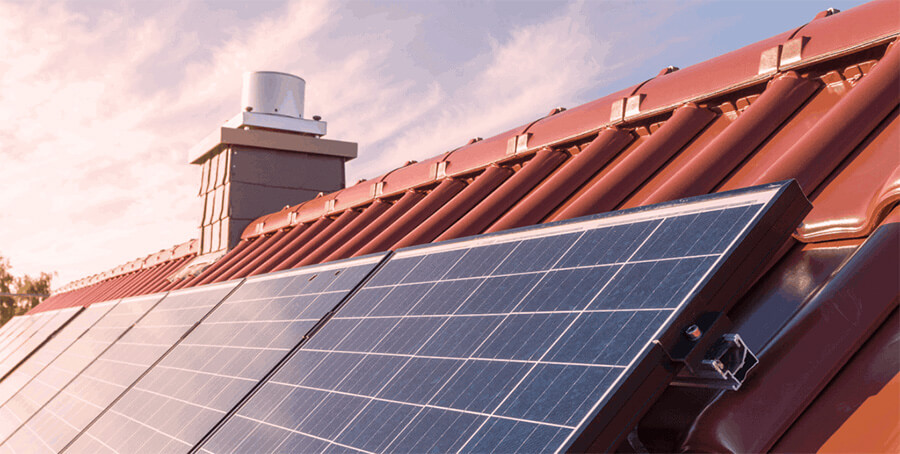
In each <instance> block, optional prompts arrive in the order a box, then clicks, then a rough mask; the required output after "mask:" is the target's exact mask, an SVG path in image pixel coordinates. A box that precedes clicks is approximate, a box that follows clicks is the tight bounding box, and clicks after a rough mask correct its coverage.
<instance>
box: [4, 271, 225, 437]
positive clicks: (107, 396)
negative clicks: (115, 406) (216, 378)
mask: <svg viewBox="0 0 900 454" xmlns="http://www.w3.org/2000/svg"><path fill="white" fill-rule="evenodd" d="M237 284H238V282H226V283H222V284H215V285H209V286H204V287H198V288H192V289H188V290H180V291H177V292H171V293H169V294H167V295H166V296H165V297H164V298H163V299H162V301H160V302H159V303H158V304H156V305H155V306H154V307H153V308H152V309H150V311H149V312H147V314H146V315H145V316H144V317H142V318H141V319H140V320H139V321H138V322H137V323H135V325H134V326H133V327H132V328H131V329H130V330H128V332H126V333H125V334H124V335H123V336H122V337H121V338H119V339H118V340H116V341H115V343H113V344H112V345H111V346H110V347H109V348H108V349H106V350H105V351H104V352H103V353H102V354H100V356H98V357H97V358H96V360H94V361H93V362H92V363H91V364H90V365H89V366H88V367H87V368H85V369H84V370H83V371H81V373H79V374H78V376H77V377H75V378H74V379H73V380H72V381H71V382H69V383H68V384H67V385H66V386H65V387H63V388H62V389H61V390H60V391H59V393H58V394H57V395H56V396H54V397H53V399H51V400H50V401H49V402H47V404H46V405H44V407H43V408H41V409H40V411H38V412H37V413H36V414H35V415H34V417H32V418H31V419H30V420H29V421H27V422H26V423H25V424H24V425H23V426H22V427H21V428H20V429H19V430H18V431H17V432H16V433H15V434H14V435H13V436H12V437H10V438H9V440H7V441H6V445H8V446H9V447H10V448H12V449H13V450H14V451H21V450H29V451H36V452H59V451H60V450H62V449H63V448H64V447H65V446H66V445H67V444H68V443H69V442H70V441H72V439H74V438H75V437H76V436H77V435H78V434H79V433H80V432H81V431H82V430H83V429H84V428H85V427H87V426H88V424H90V423H91V421H93V420H94V418H96V417H97V416H98V415H99V414H100V413H101V412H102V411H103V410H104V409H105V408H106V407H108V406H109V405H110V404H111V403H113V401H115V400H116V398H118V397H119V396H120V395H121V394H122V393H123V392H124V391H125V390H127V389H128V387H129V386H131V384H132V383H134V382H135V380H137V379H138V378H139V377H140V376H141V375H142V374H143V373H144V372H146V371H147V369H149V368H150V366H152V365H153V363H154V362H156V361H157V360H158V359H159V358H160V357H162V356H163V355H164V354H165V353H166V351H168V350H169V349H170V348H171V347H172V346H173V345H174V344H175V343H176V342H178V340H179V339H181V337H182V336H184V335H185V333H187V332H188V331H189V330H190V329H191V328H192V327H193V326H194V325H195V324H196V323H197V322H198V321H200V319H201V318H203V317H204V316H205V315H206V314H208V313H209V312H210V311H211V310H212V309H213V308H214V307H215V306H216V305H217V304H219V303H220V302H221V301H222V300H223V299H224V298H225V296H227V295H228V294H229V293H230V292H231V291H232V290H233V289H234V288H235V286H237ZM122 304H124V303H122ZM122 304H120V306H121V305H122Z"/></svg>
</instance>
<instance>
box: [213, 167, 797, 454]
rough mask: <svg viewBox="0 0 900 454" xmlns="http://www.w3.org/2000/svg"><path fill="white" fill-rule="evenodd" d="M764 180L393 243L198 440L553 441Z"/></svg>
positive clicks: (398, 447) (610, 384)
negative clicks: (561, 219) (477, 233)
mask: <svg viewBox="0 0 900 454" xmlns="http://www.w3.org/2000/svg"><path fill="white" fill-rule="evenodd" d="M779 188H781V186H774V185H773V186H768V187H765V188H763V189H758V190H755V191H742V192H740V193H738V194H733V195H717V196H712V197H705V198H699V199H697V200H696V201H692V202H688V201H682V202H678V203H673V204H666V205H662V206H657V207H650V208H648V209H641V210H630V211H627V212H618V213H610V214H608V215H603V216H599V217H592V218H586V219H585V220H576V221H574V222H565V223H560V224H554V225H550V226H539V227H534V228H528V229H520V230H516V231H513V232H509V233H501V234H494V235H488V236H483V237H477V238H475V239H470V240H463V241H455V242H450V243H445V244H437V245H430V246H426V247H416V248H411V249H406V250H401V251H398V252H397V253H395V254H394V255H393V256H392V257H391V258H390V260H389V261H388V262H387V263H386V264H385V265H384V266H383V267H381V268H380V269H379V270H378V271H377V272H376V273H375V275H374V276H373V277H372V278H371V279H370V280H369V281H368V282H367V283H366V284H365V285H364V286H363V287H362V288H361V289H360V290H359V291H358V292H356V293H355V294H354V295H353V296H351V298H350V299H349V300H348V301H347V302H346V303H345V304H344V305H343V306H342V307H341V309H340V310H339V311H338V312H337V313H336V314H335V316H334V317H333V318H331V319H330V320H329V321H328V322H327V323H325V325H324V326H323V327H322V328H321V329H320V330H319V331H317V332H316V333H315V335H313V337H312V338H311V339H310V340H309V341H308V342H307V343H305V344H304V345H303V346H302V347H301V348H300V349H298V350H297V351H296V353H295V354H294V355H292V356H291V358H289V359H288V360H287V362H285V363H284V365H283V367H280V368H279V370H278V371H277V372H276V373H275V374H274V375H272V376H271V378H270V379H269V380H268V381H266V382H265V383H264V384H263V385H262V387H260V388H259V389H258V391H257V392H255V393H254V394H253V396H252V397H251V398H250V399H249V400H247V401H246V403H245V404H244V405H243V406H242V407H241V408H240V409H239V410H238V411H237V412H236V413H235V414H234V415H233V416H232V417H231V418H229V419H228V420H227V421H226V422H225V423H224V425H223V426H222V427H221V428H220V429H219V430H217V431H216V432H215V433H214V434H213V436H212V437H210V438H209V439H208V440H207V441H206V442H205V443H204V444H203V446H202V447H201V450H202V451H203V452H213V453H224V452H273V451H285V452H287V451H297V452H318V451H323V450H334V449H337V450H341V451H354V452H448V451H475V452H482V451H485V452H487V451H490V452H543V451H558V450H563V449H565V448H566V446H568V445H569V444H570V443H571V442H572V440H573V437H575V436H576V435H577V434H578V433H579V432H580V431H581V430H582V429H583V428H584V427H585V425H586V424H587V423H588V422H589V421H590V420H591V419H592V417H593V416H594V415H596V414H597V412H598V411H599V409H600V408H602V406H603V405H604V404H605V403H606V402H608V400H609V397H610V396H611V395H612V393H613V392H614V391H615V389H616V387H617V386H618V384H619V383H620V382H621V381H622V379H623V377H627V376H628V374H629V373H630V372H631V371H632V370H633V368H634V366H635V365H636V364H637V363H638V362H639V361H640V359H641V358H642V357H644V355H646V354H647V351H648V350H649V349H650V345H651V341H652V340H654V339H656V338H657V337H658V336H659V335H660V333H662V332H664V331H665V330H667V329H669V328H670V326H669V321H670V320H671V319H672V318H673V317H674V316H675V315H677V314H678V313H679V312H680V311H682V310H683V309H684V308H685V306H686V305H687V304H689V303H690V302H691V300H692V299H693V298H694V297H695V296H696V295H697V294H698V292H699V291H700V290H701V289H702V288H703V285H704V283H706V282H708V277H709V276H710V275H711V274H712V273H713V272H715V271H716V270H718V269H720V268H721V267H722V265H723V263H724V262H725V261H726V260H727V259H728V258H729V257H730V255H731V253H732V251H734V250H735V247H736V245H737V244H739V243H740V241H741V239H742V238H744V237H745V236H746V235H747V234H748V232H749V231H750V229H753V228H754V227H758V221H759V220H760V218H761V216H762V214H763V213H764V212H765V210H764V209H765V208H766V207H770V206H771V203H772V200H773V198H774V197H775V196H776V195H777V194H778V193H779ZM762 228H764V229H766V230H768V228H769V227H768V226H763V227H762ZM786 235H787V233H785V238H786Z"/></svg>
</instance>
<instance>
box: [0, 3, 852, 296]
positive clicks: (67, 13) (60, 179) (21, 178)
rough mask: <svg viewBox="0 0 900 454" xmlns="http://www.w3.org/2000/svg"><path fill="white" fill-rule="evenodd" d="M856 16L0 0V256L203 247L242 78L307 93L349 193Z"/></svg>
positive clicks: (695, 7) (33, 262)
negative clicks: (271, 76) (211, 187)
mask: <svg viewBox="0 0 900 454" xmlns="http://www.w3.org/2000/svg"><path fill="white" fill-rule="evenodd" d="M861 3H863V2H860V1H818V0H815V1H814V0H809V1H703V0H694V1H680V2H673V1H662V0H656V1H649V2H642V1H622V0H619V1H581V2H557V1H554V2H542V1H525V2H514V1H502V2H492V3H485V2H476V1H407V2H353V1H351V2H340V1H335V2H325V1H321V2H320V1H306V2H291V1H255V2H244V1H207V2H199V1H196V2H191V1H188V2H164V1H138V2H134V1H131V2H126V1H99V0H92V1H69V2H42V1H28V2H21V1H12V2H10V1H7V0H0V181H2V186H0V256H2V257H5V258H8V259H9V260H10V262H11V264H12V267H13V269H12V271H13V273H14V274H32V275H34V274H38V273H40V272H42V271H46V272H55V273H57V276H56V277H55V278H54V287H55V288H58V287H60V286H62V285H64V284H66V283H68V282H70V281H73V280H75V279H79V278H81V277H86V276H89V275H91V274H94V273H99V272H103V271H106V270H108V269H110V268H113V267H115V266H117V265H120V264H123V263H125V262H128V261H130V260H133V259H135V258H139V257H144V256H146V255H148V254H150V253H154V252H156V251H158V250H160V249H166V248H170V247H172V246H173V245H175V244H179V243H182V242H184V241H187V240H188V239H191V238H196V236H197V231H198V227H197V226H198V225H199V220H200V214H201V204H200V200H199V199H198V198H197V192H198V190H199V180H200V170H199V167H197V166H192V165H189V164H188V150H189V149H190V148H191V146H193V145H195V144H196V143H198V142H199V141H200V140H201V139H203V138H204V137H205V136H206V135H207V134H209V133H210V132H212V131H213V130H214V129H215V128H216V127H218V126H220V125H221V124H222V123H223V122H224V121H226V120H228V119H229V118H230V117H232V116H234V115H235V114H236V113H238V111H239V109H240V89H241V76H242V74H243V73H244V72H245V71H255V70H274V71H284V72H288V73H292V74H296V75H299V76H301V77H303V78H304V79H305V80H306V117H311V116H312V115H321V116H322V117H323V119H324V120H325V121H327V122H328V135H327V136H326V138H329V139H337V140H348V141H353V142H357V143H359V157H358V158H357V159H355V160H353V161H350V162H349V163H348V164H347V181H348V182H354V181H356V180H357V179H359V178H372V177H374V176H377V175H380V174H382V173H384V172H386V171H388V170H390V169H392V168H395V167H397V166H399V165H401V164H402V163H403V162H405V161H407V160H411V159H416V160H422V159H425V158H428V157H430V156H434V155H436V154H439V153H442V152H444V151H447V150H450V149H453V148H456V147H458V146H460V145H462V144H464V143H465V142H466V141H467V140H468V139H469V138H471V137H475V136H480V137H490V136H491V135H494V134H498V133H500V132H503V131H506V130H508V129H510V128H512V127H515V126H518V125H520V124H524V123H527V122H530V121H531V120H534V119H536V118H538V117H541V116H543V115H545V114H546V113H547V112H548V111H549V110H550V109H552V108H553V107H557V106H565V107H573V106H577V105H579V104H583V103H585V102H588V101H591V100H593V99H596V98H599V97H601V96H604V95H605V94H608V93H611V92H613V91H616V90H619V89H622V88H625V87H628V86H631V85H634V84H637V83H639V82H641V81H644V80H646V79H649V78H650V77H653V76H654V75H656V73H657V72H658V71H659V69H661V68H664V67H666V66H669V65H674V66H679V67H682V68H684V67H686V66H689V65H691V64H695V63H699V62H702V61H704V60H707V59H709V58H712V57H715V56H717V55H720V54H723V53H726V52H729V51H732V50H735V49H738V48H740V47H742V46H744V45H747V44H751V43H754V42H756V41H759V40H762V39H765V38H768V37H770V36H773V35H775V34H777V33H780V32H783V31H786V30H790V29H793V28H795V27H797V26H800V25H802V24H804V23H806V22H808V21H809V20H811V19H812V18H813V16H814V15H815V14H816V13H817V12H818V11H821V10H824V9H827V8H829V7H835V8H838V9H840V10H846V9H849V8H851V7H853V6H855V5H858V4H861Z"/></svg>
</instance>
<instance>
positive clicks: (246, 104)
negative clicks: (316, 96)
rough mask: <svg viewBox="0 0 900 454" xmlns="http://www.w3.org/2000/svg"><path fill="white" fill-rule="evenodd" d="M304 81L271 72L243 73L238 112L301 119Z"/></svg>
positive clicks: (293, 76)
mask: <svg viewBox="0 0 900 454" xmlns="http://www.w3.org/2000/svg"><path fill="white" fill-rule="evenodd" d="M305 94H306V81H305V80H303V79H302V78H300V77H297V76H295V75H293V74H286V73H279V72H274V71H255V72H248V73H244V87H243V90H242V91H241V110H242V111H245V112H256V113H262V114H270V115H283V116H286V117H293V118H303V103H304V97H305Z"/></svg>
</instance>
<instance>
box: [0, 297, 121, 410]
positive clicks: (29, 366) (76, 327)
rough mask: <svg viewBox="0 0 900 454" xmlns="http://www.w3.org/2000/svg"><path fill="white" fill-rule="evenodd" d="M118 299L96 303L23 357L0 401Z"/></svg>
mask: <svg viewBox="0 0 900 454" xmlns="http://www.w3.org/2000/svg"><path fill="white" fill-rule="evenodd" d="M116 303H118V301H110V302H106V303H97V304H92V305H91V306H90V307H88V308H86V309H84V311H82V312H81V313H79V314H78V315H77V316H76V317H75V319H74V320H72V321H71V322H70V323H69V324H68V325H66V326H65V327H64V328H62V329H61V330H60V331H59V333H57V334H56V336H54V337H53V338H52V339H50V340H49V341H47V343H46V344H44V346H43V347H41V348H40V350H38V351H37V352H36V353H35V354H34V355H32V356H31V357H30V358H28V359H27V360H25V361H23V362H22V364H20V365H19V367H18V368H16V369H15V370H14V371H12V373H10V374H9V375H8V376H6V378H4V379H3V381H0V404H2V403H5V402H6V401H7V400H9V398H10V397H12V396H13V395H14V394H15V393H16V392H18V391H19V390H20V389H22V387H24V386H25V385H26V384H28V382H30V381H31V380H32V379H33V378H34V377H35V376H37V375H38V374H39V373H40V372H41V371H42V370H44V368H46V367H47V366H48V365H50V363H52V362H53V360H55V359H56V358H57V357H59V355H61V354H62V353H63V352H64V351H65V350H66V349H68V348H69V347H70V346H71V345H72V344H73V343H74V342H75V341H76V340H77V339H78V338H79V337H81V336H82V335H83V334H84V333H85V332H86V331H87V330H88V329H90V328H91V326H93V325H94V324H95V323H97V322H98V321H99V320H100V319H101V318H102V317H103V316H104V315H106V313H107V312H109V310H110V309H112V308H113V307H114V306H115V305H116Z"/></svg>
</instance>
